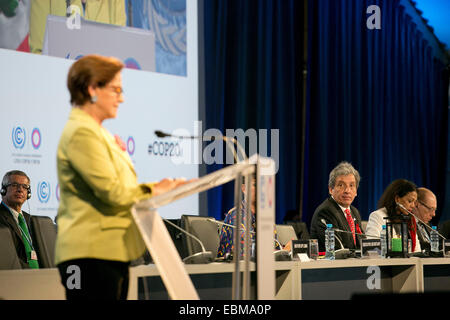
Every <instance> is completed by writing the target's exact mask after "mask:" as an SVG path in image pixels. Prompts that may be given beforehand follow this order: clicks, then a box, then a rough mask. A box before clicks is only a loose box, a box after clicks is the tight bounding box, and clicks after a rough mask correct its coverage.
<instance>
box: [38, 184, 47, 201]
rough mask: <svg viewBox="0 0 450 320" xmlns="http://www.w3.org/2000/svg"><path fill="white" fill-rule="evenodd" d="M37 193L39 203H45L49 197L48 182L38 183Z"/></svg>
mask: <svg viewBox="0 0 450 320" xmlns="http://www.w3.org/2000/svg"><path fill="white" fill-rule="evenodd" d="M37 195H38V198H39V201H40V202H41V203H47V202H48V200H49V199H50V183H48V182H47V181H42V182H39V183H38V186H37Z"/></svg>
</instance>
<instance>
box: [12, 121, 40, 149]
mask: <svg viewBox="0 0 450 320" xmlns="http://www.w3.org/2000/svg"><path fill="white" fill-rule="evenodd" d="M11 140H12V143H13V145H14V147H15V148H16V149H23V147H24V146H25V144H26V141H27V131H26V129H25V127H21V126H17V127H14V128H13V129H12V134H11ZM30 140H31V145H32V146H33V148H34V149H35V150H37V149H39V147H40V146H41V141H42V136H41V131H40V130H39V128H33V130H32V131H31V137H30Z"/></svg>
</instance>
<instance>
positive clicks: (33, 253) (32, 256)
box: [30, 250, 37, 260]
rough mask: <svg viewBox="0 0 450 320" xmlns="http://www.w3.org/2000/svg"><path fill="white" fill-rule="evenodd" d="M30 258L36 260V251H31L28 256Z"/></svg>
mask: <svg viewBox="0 0 450 320" xmlns="http://www.w3.org/2000/svg"><path fill="white" fill-rule="evenodd" d="M30 259H31V260H37V254H36V251H34V250H33V251H31V257H30Z"/></svg>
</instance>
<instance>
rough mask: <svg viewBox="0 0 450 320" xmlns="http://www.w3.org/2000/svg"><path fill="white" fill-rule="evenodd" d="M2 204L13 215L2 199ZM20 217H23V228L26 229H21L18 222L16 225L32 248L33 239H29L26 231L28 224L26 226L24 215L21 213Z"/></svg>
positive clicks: (29, 236) (28, 233)
mask: <svg viewBox="0 0 450 320" xmlns="http://www.w3.org/2000/svg"><path fill="white" fill-rule="evenodd" d="M2 205H4V206H5V207H6V208H7V209H8V210H9V212H10V213H11V214H12V215H13V216H14V213H13V212H12V211H11V208H10V207H8V206H7V205H6V204H5V203H4V202H3V201H2ZM19 215H21V213H19ZM22 217H23V221H25V228H26V229H27V230H23V229H22V227H21V225H20V223H18V224H17V226H18V227H19V229H20V232H21V234H22V235H23V236H24V237H25V240H26V241H27V242H28V244H29V245H30V247H31V249H32V250H34V247H33V240H32V239H31V235H30V232H29V231H28V226H27V222H26V220H25V216H23V215H22Z"/></svg>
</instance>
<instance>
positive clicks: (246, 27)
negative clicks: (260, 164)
mask: <svg viewBox="0 0 450 320" xmlns="http://www.w3.org/2000/svg"><path fill="white" fill-rule="evenodd" d="M302 18H303V1H298V0H283V1H279V0H245V1H243V0H217V1H216V0H215V1H210V0H206V1H205V3H204V19H205V24H204V30H205V31H204V36H205V39H204V42H205V92H206V97H205V104H206V111H205V112H206V116H205V117H206V123H205V124H204V129H205V130H206V129H210V128H215V129H219V130H220V131H221V132H222V134H223V135H225V134H226V129H233V130H236V129H242V130H243V131H247V130H248V129H251V128H253V129H255V130H256V131H258V130H259V129H267V130H268V131H267V139H266V141H267V143H268V145H269V149H268V151H267V153H266V154H267V156H274V155H273V154H271V153H272V152H273V151H274V150H275V149H276V148H275V147H276V146H275V145H272V144H273V143H277V144H278V146H279V157H278V158H279V161H278V173H277V175H276V220H277V223H280V222H281V221H282V220H283V219H284V217H285V215H286V213H287V212H288V211H291V210H294V211H296V210H297V211H298V207H299V204H298V202H299V184H298V181H299V179H300V177H299V171H300V166H301V163H300V161H299V159H300V153H301V146H300V136H301V127H300V124H301V123H302V119H301V116H302V112H301V110H302V109H301V101H302V97H301V91H302V83H301V77H300V76H301V69H302V63H303V62H302V57H303V19H302ZM271 129H279V140H278V141H274V142H273V143H272V141H271V133H273V132H271V131H270V130H271ZM263 138H265V137H263V136H261V135H258V140H260V139H263ZM258 142H259V141H258ZM246 145H248V141H247V143H246ZM274 148H275V149H274ZM248 151H249V150H248V147H247V153H248ZM258 151H259V152H261V150H258ZM224 152H225V150H224ZM221 167H223V165H221V164H213V165H209V166H208V167H207V171H208V172H213V171H215V170H218V169H220V168H221ZM233 192H234V189H233V185H232V184H231V183H229V184H227V185H225V186H223V187H220V188H216V189H213V190H211V191H208V211H209V212H208V215H209V216H213V217H215V218H217V219H223V217H224V213H226V212H227V211H228V210H229V209H230V208H231V207H232V206H233V203H234V201H233Z"/></svg>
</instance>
